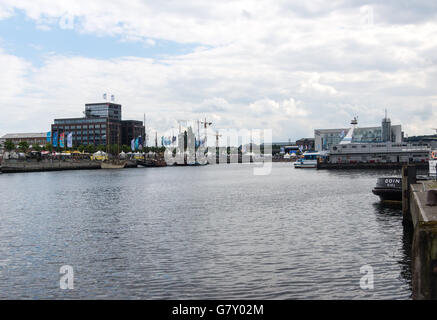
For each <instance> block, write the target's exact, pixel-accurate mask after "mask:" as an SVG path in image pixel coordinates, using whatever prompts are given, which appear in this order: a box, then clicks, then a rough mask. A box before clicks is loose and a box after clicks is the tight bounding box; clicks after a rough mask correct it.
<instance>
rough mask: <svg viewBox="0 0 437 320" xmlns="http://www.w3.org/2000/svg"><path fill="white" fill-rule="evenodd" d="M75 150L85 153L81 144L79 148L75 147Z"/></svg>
mask: <svg viewBox="0 0 437 320" xmlns="http://www.w3.org/2000/svg"><path fill="white" fill-rule="evenodd" d="M77 150H78V151H80V152H84V151H85V147H84V146H83V145H82V144H81V145H80V146H78V147H77Z"/></svg>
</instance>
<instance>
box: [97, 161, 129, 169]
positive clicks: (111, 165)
mask: <svg viewBox="0 0 437 320" xmlns="http://www.w3.org/2000/svg"><path fill="white" fill-rule="evenodd" d="M125 166H126V161H118V160H115V161H104V162H102V163H101V164H100V168H102V169H123V168H124V167H125Z"/></svg>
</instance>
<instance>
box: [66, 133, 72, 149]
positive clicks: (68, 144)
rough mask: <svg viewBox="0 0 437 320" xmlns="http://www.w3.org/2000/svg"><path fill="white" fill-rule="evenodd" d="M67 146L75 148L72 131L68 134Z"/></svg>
mask: <svg viewBox="0 0 437 320" xmlns="http://www.w3.org/2000/svg"><path fill="white" fill-rule="evenodd" d="M67 148H73V133H72V132H70V133H69V134H68V136H67Z"/></svg>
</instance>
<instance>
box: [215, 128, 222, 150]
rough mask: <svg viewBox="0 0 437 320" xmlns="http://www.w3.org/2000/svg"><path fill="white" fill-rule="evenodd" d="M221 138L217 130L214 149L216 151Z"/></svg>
mask: <svg viewBox="0 0 437 320" xmlns="http://www.w3.org/2000/svg"><path fill="white" fill-rule="evenodd" d="M221 136H222V135H221V134H219V131H218V130H217V131H216V132H215V147H216V149H218V147H219V138H220V137H221Z"/></svg>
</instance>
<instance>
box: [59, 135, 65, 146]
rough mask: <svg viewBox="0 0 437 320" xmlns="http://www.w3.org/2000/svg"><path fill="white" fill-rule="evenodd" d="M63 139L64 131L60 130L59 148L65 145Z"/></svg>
mask: <svg viewBox="0 0 437 320" xmlns="http://www.w3.org/2000/svg"><path fill="white" fill-rule="evenodd" d="M64 140H65V133H64V132H62V133H61V135H60V136H59V146H60V147H61V148H63V147H65V145H64Z"/></svg>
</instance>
